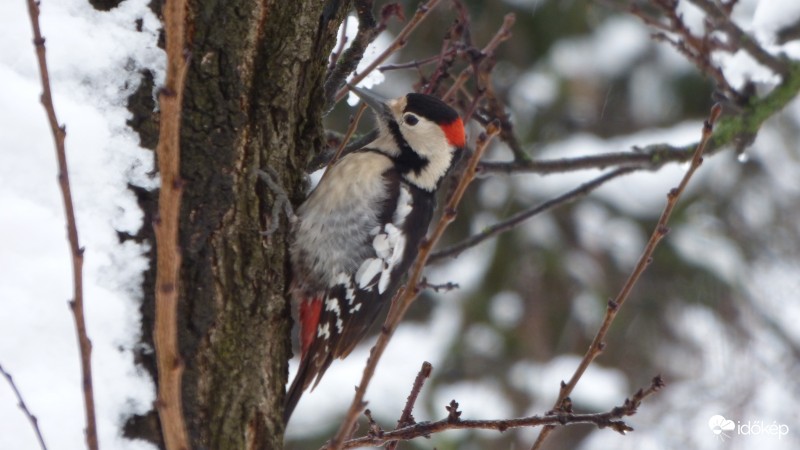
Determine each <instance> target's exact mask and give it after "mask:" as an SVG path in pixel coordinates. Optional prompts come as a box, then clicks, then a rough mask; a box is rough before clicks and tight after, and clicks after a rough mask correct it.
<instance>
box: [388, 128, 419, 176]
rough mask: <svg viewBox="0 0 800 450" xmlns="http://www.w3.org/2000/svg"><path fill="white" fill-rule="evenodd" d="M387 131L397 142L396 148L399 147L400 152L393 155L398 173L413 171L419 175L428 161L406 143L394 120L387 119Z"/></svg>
mask: <svg viewBox="0 0 800 450" xmlns="http://www.w3.org/2000/svg"><path fill="white" fill-rule="evenodd" d="M389 131H391V132H392V137H393V138H394V142H395V143H396V144H397V148H399V149H400V154H399V155H397V156H395V157H394V161H395V163H396V164H397V168H398V169H399V170H400V173H408V172H414V173H416V174H417V175H419V173H420V172H422V169H424V168H425V167H426V166H427V165H428V163H429V161H428V160H427V159H425V158H423V157H422V156H420V155H419V153H417V152H415V151H414V150H413V149H412V148H411V146H410V145H408V142H407V141H406V139H405V138H404V137H403V133H401V132H400V126H399V125H398V124H397V122H396V121H394V120H390V121H389Z"/></svg>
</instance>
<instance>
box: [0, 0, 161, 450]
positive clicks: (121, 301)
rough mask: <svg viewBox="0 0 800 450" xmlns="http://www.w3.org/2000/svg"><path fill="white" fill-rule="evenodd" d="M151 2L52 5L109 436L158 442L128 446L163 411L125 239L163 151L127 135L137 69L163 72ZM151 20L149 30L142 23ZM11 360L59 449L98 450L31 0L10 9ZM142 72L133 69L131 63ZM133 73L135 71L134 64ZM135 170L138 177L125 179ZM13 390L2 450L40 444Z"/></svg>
mask: <svg viewBox="0 0 800 450" xmlns="http://www.w3.org/2000/svg"><path fill="white" fill-rule="evenodd" d="M146 3H147V2H146V1H144V0H129V1H127V2H125V3H123V4H122V6H120V7H119V8H117V9H116V10H114V11H112V12H110V13H99V12H96V11H93V10H92V9H91V7H90V6H89V5H88V4H87V3H86V2H83V1H79V0H69V1H61V2H47V1H46V2H43V4H42V7H41V9H42V12H41V14H42V15H41V26H42V33H43V35H44V37H45V39H46V48H47V57H48V63H49V67H50V75H51V81H52V88H53V96H54V101H55V105H56V112H57V114H58V118H59V120H60V121H61V123H62V124H65V125H66V127H67V141H66V146H67V158H68V163H69V169H70V177H71V182H72V188H73V197H74V201H75V208H76V211H77V219H78V227H79V233H80V239H81V245H82V246H84V247H85V249H86V251H85V265H84V282H85V285H84V296H85V308H86V320H87V323H88V332H89V336H90V338H91V339H92V342H93V354H92V361H93V369H94V388H95V398H96V407H97V412H98V432H99V438H100V444H101V446H102V447H104V448H128V449H143V448H149V446H148V445H145V444H143V443H140V442H131V441H124V440H122V439H120V438H119V435H120V425H121V421H122V420H123V419H124V418H125V416H126V415H129V414H131V413H135V412H141V411H145V410H147V409H149V405H150V404H151V403H152V401H153V398H154V394H153V386H152V382H151V381H150V380H149V379H147V378H146V377H141V376H139V375H138V374H137V372H136V371H137V369H136V368H135V367H134V366H133V358H132V355H131V349H132V346H133V345H134V344H135V342H136V337H137V334H136V333H137V330H138V324H137V323H138V320H139V315H138V310H137V301H138V298H139V296H140V293H139V287H138V286H139V284H140V277H141V273H142V270H143V269H144V268H145V266H146V261H145V260H144V258H143V257H142V252H143V251H144V250H145V249H144V248H142V247H141V246H138V245H134V244H132V243H127V244H125V245H120V244H119V243H118V239H117V235H116V231H115V230H120V231H128V232H134V231H135V230H137V229H138V228H139V227H140V226H141V221H142V214H141V211H140V210H139V209H138V207H137V206H136V202H135V199H134V197H133V195H132V194H131V193H130V192H128V191H127V189H126V182H128V181H129V180H135V181H136V182H138V183H139V184H148V185H150V186H152V185H153V184H154V183H155V181H153V180H148V178H147V175H146V172H147V171H148V170H150V169H151V167H152V155H151V154H150V152H147V151H143V150H141V149H140V148H139V147H138V142H137V138H136V137H135V136H134V135H133V134H132V133H131V132H130V131H129V130H128V129H127V128H126V126H125V120H126V119H127V112H126V111H125V110H124V108H123V105H122V99H123V98H124V94H125V93H127V92H130V91H131V90H132V89H134V88H135V87H136V85H137V83H138V80H137V75H136V73H135V70H137V69H138V68H141V67H151V68H154V69H158V68H159V67H161V66H162V65H163V63H162V61H161V59H162V57H161V52H160V51H158V50H157V49H156V45H155V39H156V29H157V26H158V25H157V24H158V21H157V19H156V18H155V17H154V16H153V15H152V14H151V13H150V12H149V10H148V9H147V8H146ZM137 17H141V18H142V19H143V29H144V31H143V32H136V31H135V30H134V26H135V25H134V19H136V18H137ZM0 30H2V31H0V39H2V41H3V42H4V45H3V47H2V51H0V84H2V85H3V89H2V90H0V105H2V106H0V123H2V124H3V125H2V133H0V148H3V152H2V153H0V205H2V208H1V209H0V236H1V237H0V241H1V242H0V247H1V248H3V251H2V252H0V274H1V275H0V302H1V303H2V307H3V313H2V314H0V364H2V365H3V367H4V368H5V369H6V370H7V371H8V372H10V373H11V374H12V375H13V376H14V380H15V382H16V384H17V386H18V387H19V389H20V391H21V392H22V395H23V397H24V399H25V401H26V403H27V405H28V407H29V408H30V409H31V411H33V413H34V414H36V416H37V417H38V419H39V426H40V428H41V430H42V432H43V433H44V437H45V440H46V442H47V443H48V444H50V446H51V448H81V447H83V446H84V437H83V435H84V432H83V429H84V426H85V423H84V414H83V399H82V394H81V387H80V386H81V381H80V368H79V358H78V353H77V338H76V334H75V327H74V324H73V319H72V315H71V313H70V310H69V308H68V307H67V301H68V299H70V298H71V297H72V277H71V262H70V254H69V249H68V246H67V241H66V239H65V235H66V232H65V230H66V226H65V219H64V211H63V206H62V203H61V202H62V200H61V194H60V191H59V189H58V184H57V179H56V176H57V169H56V162H55V161H56V157H55V150H54V146H53V140H52V137H51V135H50V130H49V127H48V125H47V122H46V116H45V114H44V110H43V108H42V107H41V105H40V104H39V95H40V93H41V85H40V82H39V79H38V77H39V73H38V68H37V66H36V59H35V53H34V48H33V45H32V38H33V36H32V31H31V28H30V21H29V19H28V13H27V9H26V4H25V2H22V1H13V2H3V3H2V4H0ZM126 68H128V69H126ZM129 69H133V71H132V70H129ZM120 174H124V176H120ZM1 381H2V382H0V448H4V449H27V448H37V443H36V440H35V438H34V435H33V432H32V431H31V429H30V425H29V424H28V423H27V422H26V421H25V418H24V416H23V415H22V413H21V411H20V410H19V409H18V408H17V407H16V400H15V399H14V398H13V397H12V396H11V395H12V394H11V390H10V389H9V388H8V386H7V385H6V383H5V381H4V380H1Z"/></svg>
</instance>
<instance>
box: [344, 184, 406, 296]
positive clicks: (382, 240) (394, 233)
mask: <svg viewBox="0 0 800 450" xmlns="http://www.w3.org/2000/svg"><path fill="white" fill-rule="evenodd" d="M411 210H412V197H411V193H410V192H409V191H408V188H407V187H406V186H403V185H401V186H400V193H399V196H398V199H397V208H396V209H395V211H394V214H393V215H392V223H387V224H386V225H384V226H383V228H379V227H375V228H373V229H372V230H370V235H371V236H374V238H373V239H372V248H373V250H375V258H367V259H366V260H364V262H362V263H361V265H360V266H359V267H358V271H357V272H356V276H355V280H356V283H357V284H358V287H359V288H360V289H364V290H369V289H372V287H373V286H375V285H376V284H377V286H378V293H379V294H383V293H384V292H386V289H388V287H389V283H390V282H391V280H392V272H393V271H394V268H395V267H396V266H397V264H398V263H400V260H401V259H402V258H403V253H404V252H405V249H406V237H405V235H404V234H403V232H402V231H401V227H402V226H403V224H404V223H405V221H406V218H407V217H408V215H409V214H410V213H411Z"/></svg>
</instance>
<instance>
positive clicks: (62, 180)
mask: <svg viewBox="0 0 800 450" xmlns="http://www.w3.org/2000/svg"><path fill="white" fill-rule="evenodd" d="M28 15H29V16H30V19H31V26H32V28H33V45H34V47H35V48H36V59H37V61H38V63H39V74H40V76H41V81H42V99H41V100H42V105H43V106H44V109H45V111H46V112H47V120H48V122H49V124H50V131H51V132H52V133H53V139H54V140H55V149H56V158H57V159H58V185H59V187H60V188H61V197H62V199H63V201H64V212H65V214H66V219H67V239H68V241H69V247H70V253H71V255H72V283H73V298H72V300H71V301H70V302H69V307H70V309H71V310H72V315H73V317H74V318H75V329H76V332H77V334H78V347H79V349H80V355H81V376H82V381H83V382H82V387H83V404H84V408H85V411H86V446H87V447H88V448H89V449H90V450H97V448H98V444H97V420H96V417H95V407H94V386H93V383H92V342H91V341H90V340H89V336H88V334H87V333H86V319H85V316H84V311H83V248H82V247H81V245H80V241H79V239H78V225H77V221H76V220H75V208H74V206H73V204H72V189H71V187H70V182H69V169H68V166H67V151H66V146H65V144H64V141H65V140H66V137H67V130H66V127H64V126H62V125H59V123H58V118H57V117H56V110H55V106H54V105H53V96H52V93H51V89H50V74H49V72H48V70H47V58H46V50H45V46H44V38H43V37H42V32H41V29H40V27H39V5H38V3H37V2H36V1H34V0H28Z"/></svg>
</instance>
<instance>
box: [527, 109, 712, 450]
mask: <svg viewBox="0 0 800 450" xmlns="http://www.w3.org/2000/svg"><path fill="white" fill-rule="evenodd" d="M721 113H722V107H721V106H720V105H718V104H716V105H714V106H713V107H712V108H711V112H710V113H709V116H708V119H707V120H706V121H705V122H704V124H703V131H702V138H701V139H700V143H699V144H698V145H697V149H696V150H695V152H694V155H693V157H692V161H691V163H690V165H689V168H688V169H687V170H686V173H685V174H684V176H683V178H682V179H681V181H680V184H679V185H678V187H676V188H673V189H671V190H670V191H669V193H668V194H667V204H666V205H665V206H664V210H663V211H662V213H661V217H660V218H659V219H658V223H657V224H656V226H655V228H654V229H653V233H652V234H651V235H650V239H649V240H648V242H647V245H646V246H645V248H644V251H643V252H642V255H641V256H640V257H639V260H638V261H637V263H636V266H635V267H634V268H633V271H632V272H631V274H630V276H629V277H628V279H627V281H626V282H625V284H624V285H623V286H622V289H621V290H620V292H619V294H617V296H616V298H614V299H613V300H610V301H609V302H608V307H607V308H606V314H605V316H604V317H603V323H602V324H601V325H600V329H598V330H597V334H595V337H594V339H593V340H592V343H591V344H590V345H589V348H588V349H587V350H586V354H585V355H584V356H583V359H581V362H580V364H578V368H577V369H575V373H573V374H572V377H571V378H570V380H569V382H567V383H563V382H562V384H561V389H560V391H559V394H558V399H557V400H556V402H555V406H554V408H559V407H560V405H561V404H562V403H563V402H564V400H565V399H566V398H567V397H568V396H569V395H570V394H571V393H572V390H573V389H574V388H575V386H576V385H577V384H578V381H579V380H580V379H581V377H582V376H583V374H584V372H585V371H586V369H587V368H588V367H589V365H590V364H591V363H592V362H593V361H594V360H595V359H596V358H597V357H598V356H599V355H600V353H602V352H603V349H604V348H605V338H606V334H607V333H608V330H609V329H610V328H611V324H612V323H613V321H614V319H615V318H616V316H617V313H618V312H619V310H620V308H621V307H622V305H624V304H625V301H627V300H628V298H629V297H630V293H631V291H632V290H633V287H634V286H635V285H636V282H637V281H639V278H640V277H641V275H642V273H644V271H645V269H646V268H647V266H648V265H650V262H651V261H652V257H653V252H654V251H655V249H656V247H657V246H658V244H659V242H661V240H662V239H663V238H664V236H666V235H667V233H668V232H669V228H668V227H667V223H668V222H669V218H670V216H671V215H672V211H673V210H674V209H675V206H676V205H677V204H678V199H679V198H680V196H681V194H682V193H683V191H684V190H685V189H686V186H687V185H688V184H689V180H691V178H692V175H694V173H695V171H696V170H697V169H698V168H699V167H700V164H702V162H703V152H704V151H705V148H706V145H707V144H708V142H709V140H710V139H711V134H712V132H713V127H714V123H715V122H716V121H717V119H719V116H720V114H721ZM552 430H553V427H552V426H546V427H545V428H543V429H542V430H541V432H540V433H539V437H538V438H537V439H536V442H535V443H534V444H533V447H532V450H537V449H539V448H541V445H542V443H543V442H544V441H545V439H546V438H547V436H548V435H549V434H550V432H551V431H552Z"/></svg>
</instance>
